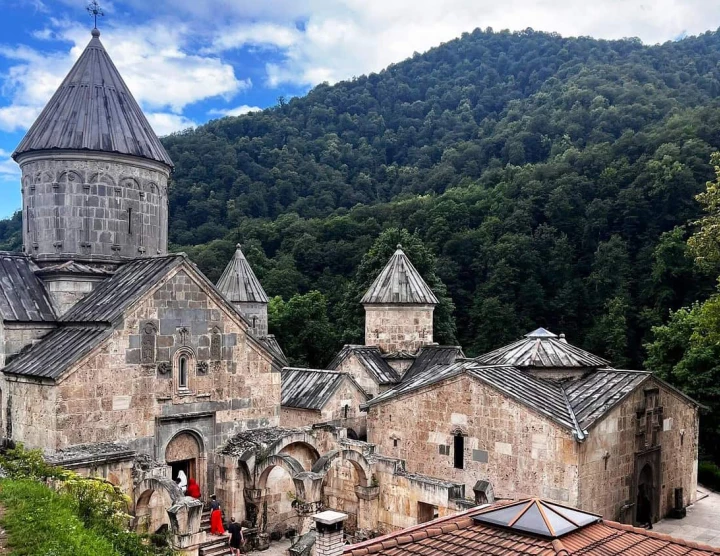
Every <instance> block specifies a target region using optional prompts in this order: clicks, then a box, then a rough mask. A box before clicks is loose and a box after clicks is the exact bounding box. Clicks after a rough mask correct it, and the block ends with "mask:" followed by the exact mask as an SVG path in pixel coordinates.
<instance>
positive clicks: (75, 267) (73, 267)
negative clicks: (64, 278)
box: [35, 261, 113, 277]
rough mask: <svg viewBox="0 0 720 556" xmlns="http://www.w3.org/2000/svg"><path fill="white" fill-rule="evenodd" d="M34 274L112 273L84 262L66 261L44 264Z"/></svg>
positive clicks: (110, 274) (108, 274) (107, 274)
mask: <svg viewBox="0 0 720 556" xmlns="http://www.w3.org/2000/svg"><path fill="white" fill-rule="evenodd" d="M35 274H37V275H38V276H46V275H49V274H72V275H76V274H80V275H94V276H98V277H101V276H112V275H113V273H112V272H111V271H109V270H103V269H102V268H96V267H94V266H89V265H86V264H81V263H76V262H75V261H67V262H65V263H61V264H56V265H53V266H45V267H43V268H41V269H39V270H37V271H35Z"/></svg>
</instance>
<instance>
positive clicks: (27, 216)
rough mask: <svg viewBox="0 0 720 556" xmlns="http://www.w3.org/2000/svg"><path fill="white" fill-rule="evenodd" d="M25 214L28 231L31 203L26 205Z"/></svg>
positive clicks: (28, 229)
mask: <svg viewBox="0 0 720 556" xmlns="http://www.w3.org/2000/svg"><path fill="white" fill-rule="evenodd" d="M25 215H26V220H25V222H27V231H28V232H30V205H27V206H26V207H25Z"/></svg>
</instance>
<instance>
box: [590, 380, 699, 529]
mask: <svg viewBox="0 0 720 556" xmlns="http://www.w3.org/2000/svg"><path fill="white" fill-rule="evenodd" d="M652 388H657V389H658V393H659V403H660V407H662V409H663V414H662V420H661V421H659V422H658V428H657V431H656V433H655V440H656V443H655V446H649V447H647V448H645V446H640V445H639V443H640V439H641V437H642V432H643V427H644V423H643V421H642V420H639V419H638V409H639V408H642V407H643V404H644V402H645V400H644V398H645V392H646V391H648V390H651V389H652ZM698 425H699V423H698V411H697V409H696V407H695V406H693V405H692V404H689V403H688V402H687V399H686V398H684V397H682V396H680V395H678V394H677V393H676V392H675V391H673V390H671V389H669V388H667V387H665V386H664V385H662V384H661V383H659V382H657V381H648V382H646V383H645V385H644V387H643V388H639V389H637V390H635V391H634V392H633V393H632V394H631V395H630V396H628V397H627V398H626V399H625V400H623V401H622V403H620V404H619V405H617V406H616V407H615V408H614V409H613V410H612V411H610V412H609V413H608V414H607V416H605V418H603V419H602V421H600V423H598V424H597V425H596V426H595V427H594V428H592V429H591V430H590V434H589V435H588V438H587V440H586V441H585V442H584V443H583V444H581V445H580V450H579V454H578V455H579V470H580V476H579V507H581V508H582V509H584V510H586V511H590V512H594V513H599V514H601V515H603V516H604V517H606V518H607V519H613V520H620V521H626V522H631V521H633V515H632V512H633V511H634V507H631V508H628V511H623V510H622V508H623V507H626V506H629V505H630V504H633V503H635V501H636V500H635V498H636V495H637V493H636V492H634V487H635V488H637V487H636V485H634V477H635V476H636V474H637V472H638V471H639V470H638V469H637V463H638V462H639V461H641V460H642V456H640V457H638V455H639V454H643V453H646V452H652V451H654V450H659V452H660V454H659V461H660V469H657V470H655V471H656V472H658V477H657V479H658V482H657V488H658V492H657V493H656V494H657V499H656V504H657V508H656V510H655V512H654V517H655V518H662V517H664V516H666V515H667V514H668V513H669V512H670V510H671V509H672V508H673V506H674V489H675V488H682V489H683V503H684V505H688V504H692V503H693V502H694V501H695V499H696V486H697V459H698V444H697V432H698Z"/></svg>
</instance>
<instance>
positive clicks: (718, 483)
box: [698, 461, 720, 490]
mask: <svg viewBox="0 0 720 556" xmlns="http://www.w3.org/2000/svg"><path fill="white" fill-rule="evenodd" d="M698 482H699V483H700V484H701V485H703V486H705V487H707V488H711V489H713V490H720V467H719V466H718V465H717V464H715V463H713V462H711V461H701V462H700V463H699V464H698Z"/></svg>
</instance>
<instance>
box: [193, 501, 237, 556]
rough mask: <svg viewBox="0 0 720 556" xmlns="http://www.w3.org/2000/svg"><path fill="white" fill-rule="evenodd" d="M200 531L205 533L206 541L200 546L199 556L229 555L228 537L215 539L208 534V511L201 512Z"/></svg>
mask: <svg viewBox="0 0 720 556" xmlns="http://www.w3.org/2000/svg"><path fill="white" fill-rule="evenodd" d="M200 531H205V534H206V535H207V537H208V540H207V541H205V542H204V543H203V544H202V545H200V556H226V555H229V554H230V545H229V544H228V543H229V541H230V537H215V536H213V535H211V534H210V510H209V509H208V510H205V511H203V514H202V519H201V520H200Z"/></svg>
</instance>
